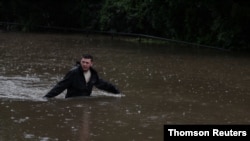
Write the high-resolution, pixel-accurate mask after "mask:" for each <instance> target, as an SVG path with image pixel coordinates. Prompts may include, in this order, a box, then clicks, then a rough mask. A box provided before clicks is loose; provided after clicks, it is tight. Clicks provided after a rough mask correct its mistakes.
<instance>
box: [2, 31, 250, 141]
mask: <svg viewBox="0 0 250 141" xmlns="http://www.w3.org/2000/svg"><path fill="white" fill-rule="evenodd" d="M83 53H91V54H92V55H93V56H94V57H95V58H94V59H95V60H94V67H95V68H96V69H97V70H98V71H99V75H100V76H101V77H102V78H104V79H106V80H108V81H110V82H112V83H113V84H115V85H116V86H117V87H118V88H119V89H120V90H121V91H122V95H112V94H109V93H106V92H103V91H100V90H98V89H94V91H93V94H92V96H91V97H83V98H77V99H76V98H75V99H64V94H65V92H63V93H62V94H61V95H59V96H57V97H56V98H55V99H51V100H49V101H46V100H44V99H42V97H43V96H44V95H45V94H46V93H47V92H48V91H49V89H51V88H52V87H53V85H54V84H55V83H56V82H57V81H59V80H60V79H61V78H62V77H63V76H64V75H65V73H66V72H67V71H68V70H69V69H71V67H73V65H74V63H75V61H76V60H77V59H79V57H80V56H81V55H82V54H83ZM249 84H250V62H249V56H247V55H240V54H233V53H228V52H223V51H218V50H212V49H202V48H197V47H194V48H193V47H184V46H178V45H170V44H169V45H168V44H165V45H163V44H160V45H159V44H158V45H157V44H147V43H138V42H131V41H127V40H124V39H122V38H116V37H115V38H114V39H111V38H110V37H106V36H98V35H90V36H88V37H86V36H85V35H80V34H45V33H44V34H34V33H33V34H32V33H0V86H1V87H0V110H1V114H0V140H1V141H10V140H11V141H27V140H39V141H51V140H52V141H57V140H64V141H88V140H91V141H103V140H120V141H145V140H152V141H160V140H162V139H163V126H164V125H165V124H249V123H250V112H249V108H250V87H249V86H250V85H249Z"/></svg>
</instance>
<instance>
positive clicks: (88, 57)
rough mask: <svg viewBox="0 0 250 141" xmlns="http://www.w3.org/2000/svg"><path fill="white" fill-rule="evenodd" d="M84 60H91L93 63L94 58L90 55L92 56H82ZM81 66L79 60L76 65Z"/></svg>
mask: <svg viewBox="0 0 250 141" xmlns="http://www.w3.org/2000/svg"><path fill="white" fill-rule="evenodd" d="M82 58H85V59H90V60H91V61H93V59H94V58H93V56H92V55H90V54H83V55H82ZM82 58H81V59H82ZM80 64H81V63H80V61H79V60H77V61H76V64H75V65H80Z"/></svg>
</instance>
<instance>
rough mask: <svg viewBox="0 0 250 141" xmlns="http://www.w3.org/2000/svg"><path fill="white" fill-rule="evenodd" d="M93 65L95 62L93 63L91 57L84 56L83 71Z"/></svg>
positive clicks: (82, 61)
mask: <svg viewBox="0 0 250 141" xmlns="http://www.w3.org/2000/svg"><path fill="white" fill-rule="evenodd" d="M92 65H93V63H92V61H91V59H87V58H82V60H81V66H82V69H83V71H88V70H89V68H90V67H91V66H92Z"/></svg>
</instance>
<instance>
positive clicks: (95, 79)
mask: <svg viewBox="0 0 250 141" xmlns="http://www.w3.org/2000/svg"><path fill="white" fill-rule="evenodd" d="M90 71H91V77H90V80H89V82H88V83H86V80H85V78H84V75H83V70H82V67H81V66H80V65H77V66H75V67H74V68H73V69H71V70H70V71H69V72H68V73H67V74H66V75H65V76H64V78H63V79H62V80H61V81H60V82H58V83H57V84H56V85H55V86H54V87H53V88H52V89H51V90H50V91H49V92H48V93H47V94H46V95H45V96H44V97H47V98H51V97H55V96H57V95H59V94H60V93H62V92H63V91H64V90H65V89H67V94H66V96H65V98H68V97H76V96H90V94H91V92H92V88H93V86H95V87H97V88H98V89H101V90H104V91H107V92H110V93H114V94H118V93H120V91H119V90H118V89H117V88H116V87H115V86H114V85H112V84H111V83H109V82H106V81H104V80H102V79H100V78H99V76H98V74H97V72H96V71H95V70H94V69H93V68H90Z"/></svg>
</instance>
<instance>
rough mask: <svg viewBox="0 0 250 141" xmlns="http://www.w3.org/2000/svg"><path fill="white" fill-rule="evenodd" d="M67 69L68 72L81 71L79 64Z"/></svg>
mask: <svg viewBox="0 0 250 141" xmlns="http://www.w3.org/2000/svg"><path fill="white" fill-rule="evenodd" d="M69 71H70V72H79V71H81V69H80V66H79V65H76V66H74V67H72V68H71V69H70V70H69Z"/></svg>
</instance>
